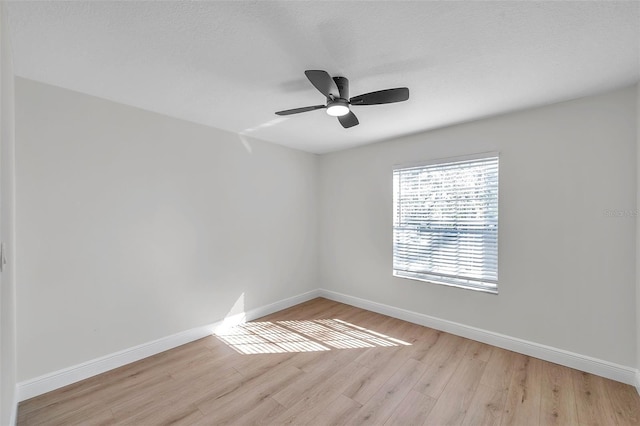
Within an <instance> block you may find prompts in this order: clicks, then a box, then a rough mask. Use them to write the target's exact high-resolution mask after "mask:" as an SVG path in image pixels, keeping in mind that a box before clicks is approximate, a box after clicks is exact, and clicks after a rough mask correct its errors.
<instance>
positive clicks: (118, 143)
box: [16, 78, 318, 381]
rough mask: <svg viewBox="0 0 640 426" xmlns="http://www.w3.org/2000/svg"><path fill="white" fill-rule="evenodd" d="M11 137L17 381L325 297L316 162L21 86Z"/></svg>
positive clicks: (60, 91) (173, 122)
mask: <svg viewBox="0 0 640 426" xmlns="http://www.w3.org/2000/svg"><path fill="white" fill-rule="evenodd" d="M16 129H17V141H18V143H17V152H16V167H17V235H18V243H19V244H18V263H17V272H18V280H19V282H20V286H19V289H18V294H17V301H18V358H19V360H20V363H19V366H18V367H19V368H18V380H19V381H23V380H27V379H30V378H34V377H36V376H39V375H42V374H45V373H50V372H53V371H56V370H59V369H61V368H64V367H68V366H73V365H76V364H79V363H81V362H84V361H88V360H92V359H95V358H97V357H99V356H102V355H106V354H109V353H113V352H116V351H119V350H122V349H125V348H129V347H132V346H134V345H138V344H141V343H144V342H148V341H152V340H154V339H158V338H161V337H165V336H168V335H171V334H173V333H177V332H181V331H184V330H188V329H191V328H194V327H198V326H202V325H206V324H210V323H213V322H215V321H218V320H220V319H222V318H224V317H225V315H227V314H228V313H230V312H231V313H237V312H238V311H239V310H240V309H241V308H242V305H244V308H245V309H246V310H249V309H252V308H256V307H259V306H264V305H266V304H269V303H272V302H275V301H279V300H281V299H284V298H287V297H290V296H294V295H298V294H300V293H303V292H306V291H308V290H311V289H315V288H317V287H318V285H317V282H316V276H317V243H316V242H317V213H316V211H317V202H316V199H317V196H316V194H317V186H318V159H317V157H316V156H315V155H311V154H307V153H302V152H299V151H294V150H291V149H287V148H283V147H279V146H276V145H273V144H269V143H264V142H260V141H255V140H249V145H248V146H245V145H243V143H241V141H240V139H239V138H238V136H237V135H235V134H231V133H228V132H223V131H219V130H215V129H211V128H208V127H204V126H201V125H196V124H192V123H188V122H184V121H180V120H177V119H172V118H168V117H165V116H161V115H158V114H154V113H150V112H146V111H142V110H138V109H135V108H131V107H128V106H124V105H120V104H116V103H113V102H109V101H106V100H103V99H99V98H95V97H91V96H87V95H83V94H79V93H75V92H71V91H68V90H64V89H61V88H57V87H53V86H49V85H45V84H41V83H37V82H34V81H30V80H25V79H21V78H17V79H16ZM234 305H235V308H234Z"/></svg>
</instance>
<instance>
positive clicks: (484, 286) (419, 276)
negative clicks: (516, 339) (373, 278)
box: [392, 151, 500, 295]
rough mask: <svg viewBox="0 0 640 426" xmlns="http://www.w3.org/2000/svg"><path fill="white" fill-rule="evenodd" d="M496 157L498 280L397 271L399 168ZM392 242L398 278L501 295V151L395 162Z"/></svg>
mask: <svg viewBox="0 0 640 426" xmlns="http://www.w3.org/2000/svg"><path fill="white" fill-rule="evenodd" d="M494 158H495V159H496V161H497V186H496V190H497V194H496V202H497V208H496V214H497V217H496V250H495V254H496V270H495V273H496V279H495V282H494V280H486V281H483V280H482V279H472V280H467V282H466V283H464V282H461V281H464V280H465V279H464V278H459V277H455V278H454V279H453V280H452V281H447V280H446V279H443V276H444V275H446V274H442V273H433V274H429V273H425V272H416V273H411V272H408V271H398V270H396V212H397V210H398V205H397V200H396V188H395V174H396V172H397V171H399V170H408V169H415V168H426V167H433V166H438V165H442V166H446V165H449V164H455V163H464V162H472V161H476V160H485V159H486V160H488V159H494ZM392 199H393V201H392V209H393V211H392V234H393V235H392V241H393V248H392V271H393V276H394V277H396V278H402V279H409V280H415V281H421V282H428V283H432V284H438V285H445V286H449V287H456V288H462V289H466V290H473V291H478V292H483V293H489V294H496V295H497V294H498V278H499V251H500V244H499V241H500V238H499V235H500V220H499V217H500V214H499V210H500V153H499V152H497V151H490V152H482V153H476V154H471V155H463V156H456V157H445V158H435V159H429V160H424V161H419V162H410V163H400V164H394V165H393V170H392Z"/></svg>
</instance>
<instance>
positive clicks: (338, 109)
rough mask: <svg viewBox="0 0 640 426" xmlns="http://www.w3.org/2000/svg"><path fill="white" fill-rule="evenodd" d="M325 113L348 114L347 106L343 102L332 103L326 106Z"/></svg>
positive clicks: (336, 115)
mask: <svg viewBox="0 0 640 426" xmlns="http://www.w3.org/2000/svg"><path fill="white" fill-rule="evenodd" d="M327 114H329V115H331V116H333V117H341V116H343V115H347V114H349V107H348V106H346V105H344V104H333V105H329V106H328V107H327Z"/></svg>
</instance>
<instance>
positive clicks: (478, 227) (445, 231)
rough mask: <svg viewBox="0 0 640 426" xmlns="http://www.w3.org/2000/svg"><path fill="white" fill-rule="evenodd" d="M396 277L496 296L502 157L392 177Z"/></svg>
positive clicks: (419, 169) (418, 169)
mask: <svg viewBox="0 0 640 426" xmlns="http://www.w3.org/2000/svg"><path fill="white" fill-rule="evenodd" d="M393 204H394V213H393V273H394V275H395V276H398V277H404V278H413V279H418V280H424V281H432V282H436V283H441V284H447V285H454V286H459V287H465V288H470V289H474V290H482V291H488V292H492V293H497V292H498V157H497V156H492V157H484V158H479V159H473V160H464V161H452V162H447V163H439V164H431V165H426V166H420V167H408V168H397V169H395V170H394V172H393Z"/></svg>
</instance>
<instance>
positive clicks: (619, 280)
mask: <svg viewBox="0 0 640 426" xmlns="http://www.w3.org/2000/svg"><path fill="white" fill-rule="evenodd" d="M635 90H636V89H635V87H634V88H627V89H624V90H619V91H615V92H612V93H607V94H604V95H601V96H595V97H589V98H584V99H579V100H575V101H571V102H565V103H560V104H556V105H551V106H546V107H542V108H538V109H533V110H528V111H523V112H516V113H512V114H509V115H504V116H500V117H495V118H490V119H486V120H482V121H477V122H472V123H467V124H462V125H458V126H454V127H449V128H445V129H441V130H437V131H433V132H428V133H424V134H418V135H413V136H408V137H403V138H399V139H396V140H393V141H389V142H384V143H379V144H374V145H369V146H365V147H361V148H356V149H352V150H348V151H342V152H337V153H333V154H328V155H326V156H323V157H321V161H320V170H321V198H320V204H321V237H320V238H321V248H320V253H321V264H320V271H321V279H320V282H321V285H322V286H323V287H325V288H327V289H329V290H333V291H337V292H341V293H346V294H348V295H351V296H356V297H361V298H364V299H368V300H372V301H374V302H379V303H384V304H388V305H391V306H395V307H399V308H403V309H407V310H411V311H415V312H418V313H423V314H427V315H431V316H435V317H438V318H441V319H445V320H450V321H454V322H458V323H461V324H465V325H469V326H473V327H478V328H481V329H485V330H489V331H493V332H497V333H502V334H505V335H509V336H514V337H517V338H520V339H525V340H529V341H533V342H537V343H540V344H545V345H549V346H553V347H556V348H560V349H565V350H568V351H572V352H576V353H579V354H583V355H588V356H592V357H595V358H599V359H602V360H606V361H609V362H613V363H617V364H621V365H623V366H631V367H634V366H635V365H636V356H635V353H636V348H635V340H636V326H635V310H636V306H635V297H634V295H635V278H634V273H635V272H634V264H635V261H636V259H635V254H634V253H635V235H636V232H635V231H636V230H635V218H634V217H632V215H626V216H624V217H608V216H606V215H605V210H616V211H627V212H629V211H631V210H633V209H635V207H636V196H635V190H636V183H635V169H636V148H635V144H636V124H635V122H636V120H637V117H636V115H635V102H636V91H635ZM487 151H499V152H500V207H499V209H500V210H499V214H500V229H499V232H500V235H499V263H500V266H499V295H491V294H486V293H479V292H474V291H470V290H462V289H458V288H453V287H446V286H440V285H434V284H428V283H423V282H418V281H412V280H407V279H400V278H394V277H393V276H392V250H393V244H392V175H391V173H392V167H393V165H394V164H402V163H411V162H416V161H421V160H429V159H437V158H446V157H453V156H460V155H466V154H473V153H479V152H487Z"/></svg>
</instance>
